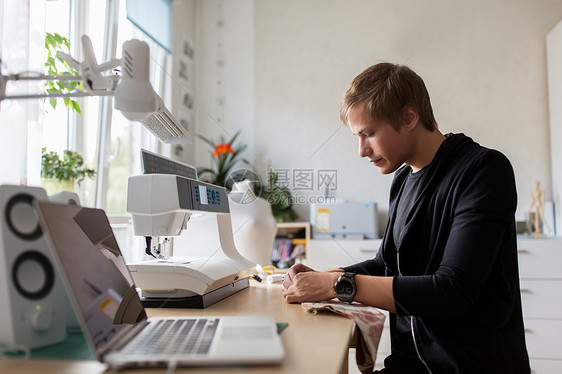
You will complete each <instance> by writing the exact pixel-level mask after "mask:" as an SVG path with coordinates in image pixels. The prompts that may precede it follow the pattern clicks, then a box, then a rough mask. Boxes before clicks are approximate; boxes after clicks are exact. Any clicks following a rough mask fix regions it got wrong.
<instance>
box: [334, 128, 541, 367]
mask: <svg viewBox="0 0 562 374" xmlns="http://www.w3.org/2000/svg"><path fill="white" fill-rule="evenodd" d="M427 168H428V169H427V170H426V171H425V172H424V174H423V176H422V178H424V180H423V181H420V182H421V183H423V185H424V187H423V188H422V191H421V193H420V194H419V196H418V198H417V200H416V201H415V203H414V205H413V207H412V210H411V211H410V214H409V215H408V217H407V219H406V222H405V227H404V229H403V230H402V233H401V235H400V237H399V240H398V241H399V242H398V243H395V240H394V239H393V235H392V233H393V229H394V227H393V225H394V220H395V217H396V206H397V201H398V199H399V196H400V191H401V188H402V186H403V184H404V181H405V179H406V177H407V176H408V174H409V173H410V171H411V168H410V167H409V166H404V167H402V168H401V169H399V170H398V171H397V172H396V173H395V176H394V180H393V182H392V186H391V190H390V205H389V223H388V225H387V227H386V230H385V235H384V238H383V242H382V244H381V247H380V250H379V252H378V253H377V256H376V257H375V258H374V259H372V260H367V261H364V262H362V263H359V264H356V265H352V266H349V267H346V268H344V269H345V271H350V272H355V273H359V274H368V275H386V276H394V280H393V292H394V300H395V304H396V308H397V314H391V319H390V323H391V332H392V336H391V338H392V346H393V353H394V347H400V346H403V344H401V342H400V341H397V340H399V339H403V337H404V336H408V337H409V338H410V339H412V335H413V340H414V344H415V346H416V348H417V350H418V351H419V356H420V359H421V360H422V361H423V362H425V364H426V366H427V368H428V369H429V370H430V371H431V372H432V373H448V374H449V373H530V368H529V358H528V354H527V349H526V347H525V336H524V326H523V317H522V310H521V296H520V290H519V275H518V263H517V242H516V229H515V219H514V217H515V208H516V205H517V193H516V188H515V178H514V174H513V170H512V167H511V164H510V163H509V161H508V159H507V158H506V157H505V156H504V155H502V154H501V153H500V152H498V151H495V150H491V149H487V148H484V147H482V146H480V145H479V144H477V143H475V142H474V141H472V139H470V138H468V137H466V136H465V135H463V134H449V135H447V139H446V140H445V141H444V142H443V143H442V145H441V147H440V148H439V150H438V152H437V153H436V155H435V157H434V159H433V161H432V162H431V163H430V164H429V165H428V166H427ZM398 261H399V262H398ZM400 319H401V321H398V320H400ZM397 321H398V322H399V323H397ZM405 326H407V327H408V329H410V330H411V331H404V330H405ZM412 326H413V328H412ZM400 329H401V330H402V331H400ZM406 344H407V343H406Z"/></svg>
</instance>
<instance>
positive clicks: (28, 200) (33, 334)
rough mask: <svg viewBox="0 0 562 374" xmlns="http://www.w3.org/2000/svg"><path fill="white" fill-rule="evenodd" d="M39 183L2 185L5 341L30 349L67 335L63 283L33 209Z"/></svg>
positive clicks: (0, 295) (0, 306)
mask: <svg viewBox="0 0 562 374" xmlns="http://www.w3.org/2000/svg"><path fill="white" fill-rule="evenodd" d="M34 199H37V200H40V201H43V200H45V201H46V200H48V197H47V193H46V192H45V190H44V189H42V188H39V187H24V186H10V185H2V186H0V217H1V220H0V300H1V301H0V316H2V323H0V344H1V345H4V346H6V347H8V348H9V347H17V346H20V347H21V346H23V347H27V348H29V349H34V348H39V347H44V346H47V345H51V344H55V343H59V342H61V341H63V340H64V339H65V337H66V327H65V316H64V308H63V287H62V284H61V281H60V277H58V276H57V274H56V269H55V265H54V264H53V262H52V261H51V253H50V249H49V247H48V245H47V243H46V241H45V238H44V236H43V232H42V230H41V227H40V226H39V221H38V218H37V215H36V213H35V209H34V207H33V200H34Z"/></svg>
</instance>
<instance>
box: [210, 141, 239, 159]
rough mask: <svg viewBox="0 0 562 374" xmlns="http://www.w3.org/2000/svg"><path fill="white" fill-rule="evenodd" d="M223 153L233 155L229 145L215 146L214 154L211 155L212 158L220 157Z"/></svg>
mask: <svg viewBox="0 0 562 374" xmlns="http://www.w3.org/2000/svg"><path fill="white" fill-rule="evenodd" d="M225 153H230V154H234V148H232V146H231V145H230V143H223V144H217V146H216V147H215V153H213V156H214V157H219V156H220V155H222V154H225Z"/></svg>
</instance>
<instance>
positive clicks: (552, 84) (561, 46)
mask: <svg viewBox="0 0 562 374" xmlns="http://www.w3.org/2000/svg"><path fill="white" fill-rule="evenodd" d="M547 66H548V93H549V97H548V98H549V109H550V111H549V112H550V146H551V155H552V195H553V200H554V201H562V170H560V166H561V165H562V148H561V146H562V105H561V104H562V21H561V22H560V23H558V25H557V26H556V27H555V28H554V29H553V30H552V31H551V32H550V33H549V34H548V37H547ZM556 232H557V233H559V234H560V233H562V206H560V207H558V209H556Z"/></svg>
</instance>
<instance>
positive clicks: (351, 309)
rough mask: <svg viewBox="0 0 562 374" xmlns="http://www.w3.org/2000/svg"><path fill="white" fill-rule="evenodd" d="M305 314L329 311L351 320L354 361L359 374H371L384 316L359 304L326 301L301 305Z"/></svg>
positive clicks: (373, 308)
mask: <svg viewBox="0 0 562 374" xmlns="http://www.w3.org/2000/svg"><path fill="white" fill-rule="evenodd" d="M302 307H303V309H304V310H305V312H307V313H310V314H316V313H317V312H318V311H319V310H326V311H331V312H334V313H337V314H341V315H343V316H346V317H349V318H353V320H354V321H355V330H354V333H353V338H352V341H353V343H354V345H355V360H356V362H357V367H358V368H359V370H360V371H361V373H363V374H366V373H372V372H373V369H374V367H375V361H376V359H377V350H378V348H379V342H380V340H381V336H382V330H383V327H384V320H385V318H386V316H385V315H384V314H383V313H382V312H381V311H380V310H378V309H377V308H375V307H372V306H368V305H363V304H359V303H352V304H348V303H344V302H341V301H335V300H334V301H327V302H321V303H302Z"/></svg>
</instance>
